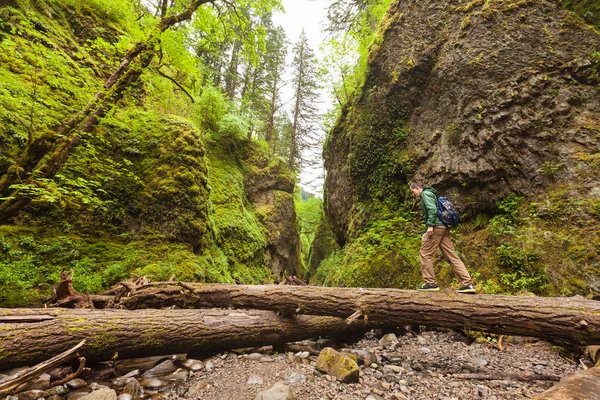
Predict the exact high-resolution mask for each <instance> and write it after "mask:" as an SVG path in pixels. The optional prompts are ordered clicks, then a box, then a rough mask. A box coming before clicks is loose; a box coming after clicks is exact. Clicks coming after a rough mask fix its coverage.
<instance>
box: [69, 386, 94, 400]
mask: <svg viewBox="0 0 600 400" xmlns="http://www.w3.org/2000/svg"><path fill="white" fill-rule="evenodd" d="M88 394H90V391H89V389H85V390H76V391H74V392H70V393H69V394H68V395H67V398H68V399H69V400H78V399H81V398H82V397H85V396H87V395H88Z"/></svg>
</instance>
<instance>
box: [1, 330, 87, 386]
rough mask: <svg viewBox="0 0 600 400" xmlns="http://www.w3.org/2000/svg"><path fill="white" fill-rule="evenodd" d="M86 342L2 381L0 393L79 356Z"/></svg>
mask: <svg viewBox="0 0 600 400" xmlns="http://www.w3.org/2000/svg"><path fill="white" fill-rule="evenodd" d="M85 342H86V341H85V339H84V340H82V341H81V342H79V344H77V345H76V346H75V347H73V348H72V349H70V350H67V351H65V352H64V353H61V354H59V355H57V356H54V357H52V358H51V359H49V360H48V361H44V362H43V363H40V364H38V365H35V366H33V367H31V368H28V369H26V370H23V371H21V372H19V373H18V374H16V375H15V376H13V377H12V378H10V379H8V380H6V381H4V382H2V383H0V394H5V393H9V392H10V391H11V390H13V389H14V388H15V387H17V386H19V385H20V384H22V383H24V382H27V381H29V380H30V379H31V378H34V377H36V376H39V375H41V374H43V373H44V372H47V371H50V370H51V369H53V368H56V367H58V366H59V365H61V364H64V363H65V362H67V361H69V360H71V359H73V358H75V357H77V351H78V350H79V349H80V348H82V347H83V345H84V344H85Z"/></svg>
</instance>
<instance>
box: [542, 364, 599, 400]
mask: <svg viewBox="0 0 600 400" xmlns="http://www.w3.org/2000/svg"><path fill="white" fill-rule="evenodd" d="M575 399H582V400H583V399H590V400H592V399H600V367H595V368H590V369H588V370H586V371H577V372H575V373H573V374H569V375H567V376H566V377H564V378H563V379H562V380H561V381H560V382H558V383H557V384H556V385H554V386H552V387H551V388H550V389H548V390H546V391H545V392H543V393H541V394H539V395H538V396H536V397H535V399H534V400H575Z"/></svg>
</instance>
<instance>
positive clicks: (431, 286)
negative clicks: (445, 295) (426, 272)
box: [417, 283, 440, 292]
mask: <svg viewBox="0 0 600 400" xmlns="http://www.w3.org/2000/svg"><path fill="white" fill-rule="evenodd" d="M417 290H420V291H423V292H437V291H438V290H440V287H439V286H438V285H436V284H435V283H425V284H423V285H421V286H417Z"/></svg>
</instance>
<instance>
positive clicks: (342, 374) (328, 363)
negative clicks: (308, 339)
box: [315, 347, 360, 383]
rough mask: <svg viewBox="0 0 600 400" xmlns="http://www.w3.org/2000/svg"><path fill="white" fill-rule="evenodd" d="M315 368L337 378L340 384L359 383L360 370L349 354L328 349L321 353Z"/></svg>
mask: <svg viewBox="0 0 600 400" xmlns="http://www.w3.org/2000/svg"><path fill="white" fill-rule="evenodd" d="M315 368H316V369H317V370H319V371H321V372H325V373H326V374H328V375H331V376H334V377H336V378H337V379H338V380H339V381H340V382H343V383H351V382H358V377H359V372H360V370H359V368H358V365H357V364H356V361H354V360H353V359H352V358H351V357H350V356H349V355H348V354H343V353H339V352H337V351H335V350H334V349H332V348H331V347H327V348H325V349H323V350H322V351H321V353H319V358H318V359H317V362H316V364H315Z"/></svg>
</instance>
